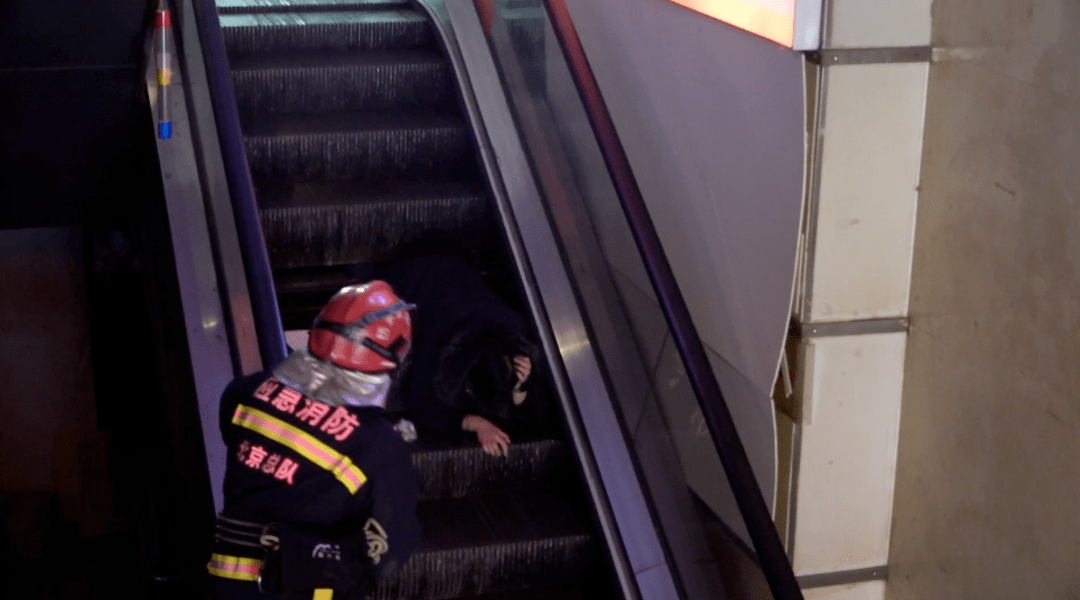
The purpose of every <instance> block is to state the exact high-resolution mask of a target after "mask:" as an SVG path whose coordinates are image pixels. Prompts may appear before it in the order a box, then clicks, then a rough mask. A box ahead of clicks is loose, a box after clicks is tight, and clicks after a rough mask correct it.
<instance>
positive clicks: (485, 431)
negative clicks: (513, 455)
mask: <svg viewBox="0 0 1080 600" xmlns="http://www.w3.org/2000/svg"><path fill="white" fill-rule="evenodd" d="M461 428H462V429H464V430H465V431H472V432H473V433H475V434H476V438H477V439H478V440H480V445H481V446H482V447H483V448H484V452H487V453H488V454H490V455H491V456H506V455H507V453H509V448H510V436H508V435H506V432H505V431H503V430H502V429H499V428H498V427H497V426H496V425H495V424H494V423H492V422H491V421H488V420H487V419H485V418H484V417H481V416H480V415H469V416H467V417H465V418H464V419H463V420H462V421H461Z"/></svg>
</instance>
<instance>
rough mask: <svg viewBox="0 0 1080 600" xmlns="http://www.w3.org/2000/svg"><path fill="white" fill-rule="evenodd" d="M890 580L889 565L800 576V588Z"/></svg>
mask: <svg viewBox="0 0 1080 600" xmlns="http://www.w3.org/2000/svg"><path fill="white" fill-rule="evenodd" d="M888 578H889V565H881V566H880V567H868V568H865V569H852V570H850V571H833V572H831V573H816V574H814V575H800V576H799V577H798V580H799V587H801V588H802V589H804V590H805V589H809V588H819V587H830V586H834V585H848V584H852V583H863V582H866V581H878V580H882V579H888Z"/></svg>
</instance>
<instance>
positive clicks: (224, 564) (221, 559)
mask: <svg viewBox="0 0 1080 600" xmlns="http://www.w3.org/2000/svg"><path fill="white" fill-rule="evenodd" d="M262 564H263V561H261V560H259V559H257V558H244V557H243V556H232V555H229V554H217V553H215V554H211V555H210V562H209V563H207V565H206V570H207V571H209V572H210V574H211V575H216V576H218V577H224V578H225V579H235V580H237V581H258V580H259V571H260V570H261V569H262Z"/></svg>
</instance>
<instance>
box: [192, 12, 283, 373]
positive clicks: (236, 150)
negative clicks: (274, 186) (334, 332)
mask: <svg viewBox="0 0 1080 600" xmlns="http://www.w3.org/2000/svg"><path fill="white" fill-rule="evenodd" d="M193 6H194V9H195V21H196V23H195V26H196V27H197V28H198V30H199V42H200V44H201V45H202V51H203V57H204V61H205V63H206V75H207V83H208V85H209V93H210V102H211V106H212V107H213V110H214V121H215V123H216V124H217V133H218V141H219V143H220V144H221V156H222V160H223V162H224V163H225V164H224V166H225V178H226V180H227V182H228V186H229V197H230V198H231V199H232V206H233V213H234V215H235V219H236V234H237V238H238V241H239V242H240V252H241V255H242V256H243V259H244V272H245V273H247V283H248V294H249V296H250V300H251V311H252V315H253V316H254V319H255V331H256V333H257V337H258V339H259V354H260V355H261V356H262V361H263V365H264V366H266V367H270V366H273V365H276V364H277V363H279V362H281V361H282V360H284V359H285V354H286V351H285V334H284V331H283V328H282V325H281V313H280V312H279V311H278V303H277V294H276V293H275V291H274V279H273V275H272V272H271V270H270V257H269V255H268V254H267V250H266V242H265V238H264V237H263V232H262V223H261V221H260V218H259V206H258V203H257V202H256V200H255V184H254V183H253V181H252V179H251V169H250V168H249V166H248V160H247V152H246V151H245V149H244V136H243V133H242V131H241V129H240V113H239V110H238V109H237V107H236V93H235V91H234V89H233V82H232V72H231V71H230V70H229V58H228V55H227V54H226V52H225V37H224V35H223V34H222V32H221V24H220V23H219V22H218V14H217V5H216V2H215V0H193Z"/></svg>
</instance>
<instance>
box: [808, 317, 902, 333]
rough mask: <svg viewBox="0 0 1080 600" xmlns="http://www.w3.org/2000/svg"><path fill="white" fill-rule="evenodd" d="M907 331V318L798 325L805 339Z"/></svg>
mask: <svg viewBox="0 0 1080 600" xmlns="http://www.w3.org/2000/svg"><path fill="white" fill-rule="evenodd" d="M907 330H908V320H907V319H906V318H893V319H864V320H860V321H835V322H822V323H799V324H798V335H799V336H800V337H804V338H810V337H836V336H841V335H867V334H871V333H899V332H902V331H907Z"/></svg>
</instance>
